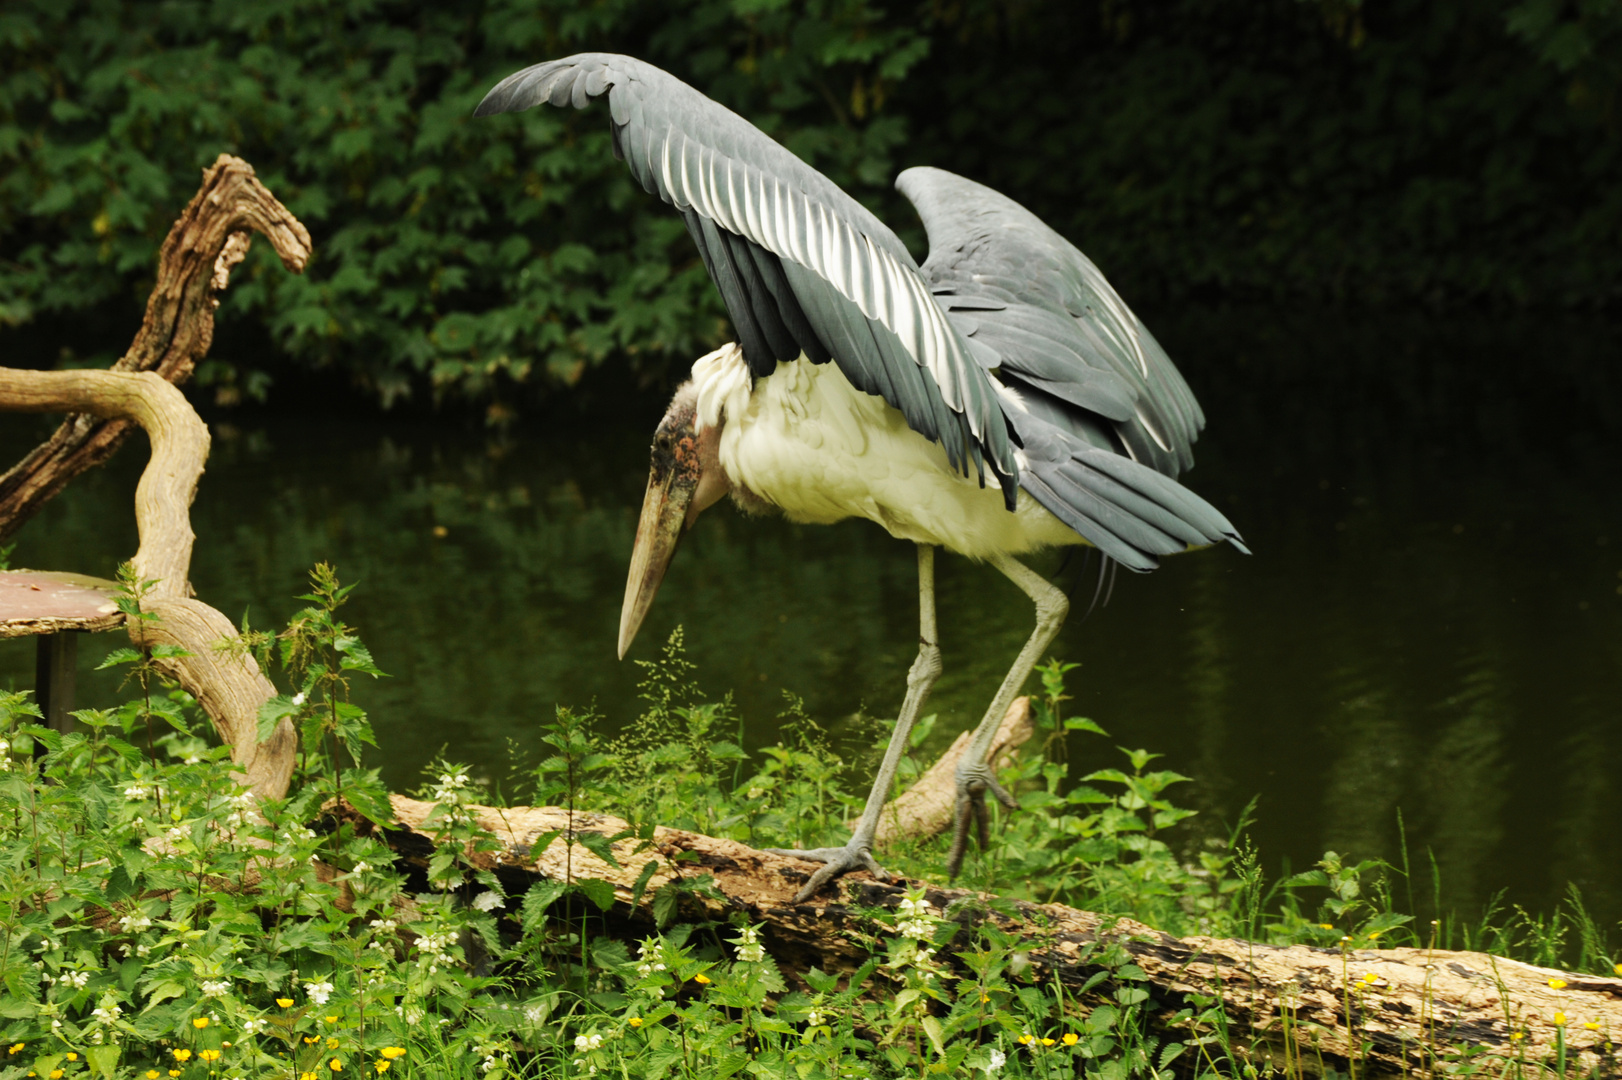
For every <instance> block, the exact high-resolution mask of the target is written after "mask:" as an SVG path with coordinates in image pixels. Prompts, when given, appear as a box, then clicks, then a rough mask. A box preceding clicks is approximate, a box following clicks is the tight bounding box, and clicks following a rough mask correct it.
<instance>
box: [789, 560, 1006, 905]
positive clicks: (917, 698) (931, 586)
mask: <svg viewBox="0 0 1622 1080" xmlns="http://www.w3.org/2000/svg"><path fill="white" fill-rule="evenodd" d="M1021 569H1024V568H1023V567H1021ZM1026 572H1027V573H1029V571H1026ZM940 673H941V650H940V645H939V644H938V641H937V638H936V636H935V549H934V548H932V547H930V546H929V545H928V544H919V545H918V658H917V659H916V660H914V661H913V662H912V668H911V670H909V671H908V672H907V697H906V700H904V701H903V702H902V703H901V715H900V716H898V717H896V722H895V731H894V732H893V733H891V735H890V745H889V746H887V747H886V748H885V750H884V760H883V761H882V762H881V763H880V764H879V774H878V776H876V777H874V778H873V790H872V791H871V792H869V793H868V796H867V806H866V807H865V808H864V809H863V810H862V816H861V818H860V820H858V821H857V822H856V829H855V831H854V832H852V833H851V838H850V842H849V843H847V844H846V845H845V846H844V847H835V848H813V849H811V850H809V851H801V850H789V849H787V848H767V849H766V850H768V851H770V852H772V853H773V854H774V855H794V856H798V857H799V858H802V859H814V860H816V861H818V862H820V863H823V864H824V865H823V866H822V867H821V868H819V869H818V870H817V872H816V873H814V874H812V875H811V880H810V881H807V882H806V883H805V888H803V889H801V890H800V892H799V895H798V896H796V897H795V898H794V902H795V903H796V904H801V903H804V902H805V901H807V900H809V899H810V898H811V897H812V896H813V895H814V894H815V893H816V891H817V890H818V889H820V888H822V886H823V885H824V884H825V883H827V882H828V881H829V879H831V878H835V877H838V876H840V875H841V874H846V873H849V872H850V871H852V870H867V871H869V872H870V873H872V875H873V876H874V877H876V878H878V879H879V880H880V881H887V880H889V877H890V875H889V874H887V873H885V871H884V869H883V867H881V866H879V864H878V863H877V862H876V861H874V859H873V841H874V838H875V837H876V836H877V835H878V828H879V816H880V815H881V814H882V813H883V812H884V804H885V802H886V800H888V799H889V797H890V785H891V784H892V783H893V782H894V781H895V772H896V767H897V766H898V765H899V764H900V763H901V754H902V752H903V751H904V750H906V748H907V736H908V734H909V733H910V732H911V731H912V725H913V721H915V720H917V719H918V712H919V710H920V709H922V708H923V705H924V699H925V698H927V697H928V696H929V690H930V687H932V686H934V685H935V680H936V679H937V678H939V677H940Z"/></svg>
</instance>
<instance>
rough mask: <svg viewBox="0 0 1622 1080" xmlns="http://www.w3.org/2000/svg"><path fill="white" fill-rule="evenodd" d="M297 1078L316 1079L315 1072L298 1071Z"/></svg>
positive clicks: (303, 1079)
mask: <svg viewBox="0 0 1622 1080" xmlns="http://www.w3.org/2000/svg"><path fill="white" fill-rule="evenodd" d="M298 1080H316V1075H315V1073H299V1074H298Z"/></svg>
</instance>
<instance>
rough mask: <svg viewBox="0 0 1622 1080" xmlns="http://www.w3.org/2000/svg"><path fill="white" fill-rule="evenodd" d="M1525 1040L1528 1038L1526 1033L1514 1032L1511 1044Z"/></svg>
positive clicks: (1510, 1038) (1510, 1037) (1511, 1036)
mask: <svg viewBox="0 0 1622 1080" xmlns="http://www.w3.org/2000/svg"><path fill="white" fill-rule="evenodd" d="M1524 1038H1526V1032H1524V1031H1516V1032H1512V1033H1511V1034H1510V1036H1509V1041H1510V1042H1520V1041H1521V1040H1522V1039H1524Z"/></svg>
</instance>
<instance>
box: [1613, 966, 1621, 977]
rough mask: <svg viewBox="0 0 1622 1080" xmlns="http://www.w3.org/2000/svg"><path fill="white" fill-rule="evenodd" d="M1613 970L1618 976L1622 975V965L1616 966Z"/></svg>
mask: <svg viewBox="0 0 1622 1080" xmlns="http://www.w3.org/2000/svg"><path fill="white" fill-rule="evenodd" d="M1611 970H1612V971H1614V972H1616V973H1617V974H1618V975H1622V964H1617V965H1615V966H1614V967H1612V968H1611Z"/></svg>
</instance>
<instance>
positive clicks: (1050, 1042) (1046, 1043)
mask: <svg viewBox="0 0 1622 1080" xmlns="http://www.w3.org/2000/svg"><path fill="white" fill-rule="evenodd" d="M1042 1045H1043V1046H1052V1045H1053V1040H1052V1039H1043V1040H1042Z"/></svg>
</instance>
